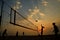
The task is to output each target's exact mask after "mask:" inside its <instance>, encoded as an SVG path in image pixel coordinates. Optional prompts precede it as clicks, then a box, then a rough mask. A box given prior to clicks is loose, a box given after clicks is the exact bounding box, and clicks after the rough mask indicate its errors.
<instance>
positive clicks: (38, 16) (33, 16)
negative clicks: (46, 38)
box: [0, 0, 60, 35]
mask: <svg viewBox="0 0 60 40" xmlns="http://www.w3.org/2000/svg"><path fill="white" fill-rule="evenodd" d="M1 1H2V0H0V9H1ZM10 7H12V8H13V9H14V10H16V11H17V12H19V14H21V15H22V16H23V17H25V18H26V19H28V20H29V21H31V22H32V23H33V24H34V25H33V24H31V23H30V22H29V21H27V20H25V19H24V18H22V17H21V16H20V15H18V14H17V13H16V23H17V24H19V25H23V26H25V27H28V28H32V29H35V30H38V31H39V32H38V31H33V30H29V29H25V28H23V27H19V26H16V25H13V24H10V23H9V21H10V18H9V17H10V16H9V15H10ZM0 12H1V10H0ZM13 13H14V12H13ZM13 15H14V14H12V22H13ZM53 22H55V23H56V25H57V26H58V28H59V30H60V0H4V7H3V17H2V27H1V30H0V31H1V32H2V33H3V30H4V29H7V33H8V35H15V34H16V32H17V31H18V33H19V35H23V34H22V33H23V32H25V35H38V33H40V32H41V30H40V29H41V24H42V25H43V26H44V27H45V28H44V30H43V35H51V34H54V32H53V29H54V28H53V25H52V23H53ZM35 25H36V26H35ZM59 34H60V32H59Z"/></svg>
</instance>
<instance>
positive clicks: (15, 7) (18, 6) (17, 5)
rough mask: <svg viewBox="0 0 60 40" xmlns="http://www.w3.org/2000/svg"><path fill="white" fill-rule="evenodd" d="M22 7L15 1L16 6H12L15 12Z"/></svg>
mask: <svg viewBox="0 0 60 40" xmlns="http://www.w3.org/2000/svg"><path fill="white" fill-rule="evenodd" d="M21 7H22V5H21V2H19V1H17V2H16V4H15V5H14V6H13V8H14V9H15V10H18V9H20V8H21Z"/></svg>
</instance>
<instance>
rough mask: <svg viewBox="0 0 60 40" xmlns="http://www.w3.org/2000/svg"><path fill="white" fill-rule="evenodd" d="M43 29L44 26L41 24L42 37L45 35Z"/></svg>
mask: <svg viewBox="0 0 60 40" xmlns="http://www.w3.org/2000/svg"><path fill="white" fill-rule="evenodd" d="M43 29H44V26H42V24H41V35H43Z"/></svg>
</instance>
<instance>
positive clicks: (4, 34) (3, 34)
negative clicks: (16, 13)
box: [2, 29, 7, 37]
mask: <svg viewBox="0 0 60 40" xmlns="http://www.w3.org/2000/svg"><path fill="white" fill-rule="evenodd" d="M6 32H7V29H5V30H4V31H3V33H2V36H3V37H5V36H7V33H6Z"/></svg>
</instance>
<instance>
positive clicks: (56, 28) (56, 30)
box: [52, 23, 59, 35]
mask: <svg viewBox="0 0 60 40" xmlns="http://www.w3.org/2000/svg"><path fill="white" fill-rule="evenodd" d="M52 24H53V28H54V30H53V32H54V33H55V35H57V34H58V32H59V29H58V27H57V26H56V24H55V23H52Z"/></svg>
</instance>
